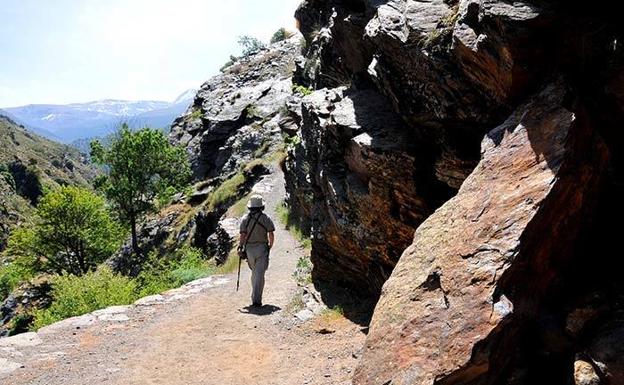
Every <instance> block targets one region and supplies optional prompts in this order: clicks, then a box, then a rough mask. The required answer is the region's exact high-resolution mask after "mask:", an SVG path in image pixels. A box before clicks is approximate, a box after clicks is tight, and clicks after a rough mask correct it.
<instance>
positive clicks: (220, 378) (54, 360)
mask: <svg viewBox="0 0 624 385" xmlns="http://www.w3.org/2000/svg"><path fill="white" fill-rule="evenodd" d="M283 186H284V182H283V175H282V174H281V172H280V171H279V170H277V169H276V170H275V171H274V174H272V175H271V176H270V178H269V179H268V180H267V181H266V183H265V188H266V189H271V191H270V192H268V191H267V192H265V193H264V196H265V199H266V200H267V212H268V213H269V214H270V215H271V216H272V217H273V218H274V219H275V222H276V227H277V230H276V245H275V247H274V249H273V251H272V253H271V259H270V266H269V270H268V272H267V281H266V282H267V283H266V287H265V297H264V299H263V302H264V303H265V304H266V306H265V307H264V308H262V309H261V311H260V312H255V313H256V314H254V312H249V309H248V308H246V307H247V305H248V304H249V302H250V298H249V296H250V284H249V278H250V274H249V269H248V268H247V267H246V266H243V269H242V270H243V272H242V274H241V288H240V290H239V292H236V291H235V288H236V276H235V275H227V276H221V277H211V278H209V279H205V280H203V281H202V282H198V283H195V284H194V285H189V286H187V287H185V288H182V289H180V290H176V291H173V292H171V293H168V294H167V295H165V296H164V297H156V298H153V299H149V298H148V299H146V300H145V301H141V304H140V305H139V306H131V307H129V308H119V309H109V310H108V311H105V312H103V313H104V314H102V315H100V316H98V317H97V321H96V322H93V317H91V318H87V319H85V318H84V317H81V318H80V319H77V320H72V321H68V322H65V323H61V324H59V325H54V326H53V327H50V328H48V329H43V330H42V331H40V333H38V334H36V335H33V334H30V335H27V336H25V337H24V338H23V340H22V341H21V342H20V341H18V342H17V343H13V344H8V345H7V344H6V343H5V345H4V346H3V345H2V342H0V365H3V366H5V367H6V368H8V369H5V370H4V371H3V369H2V368H0V384H69V385H74V384H76V385H78V384H80V385H82V384H100V383H104V384H120V385H121V384H124V385H125V384H146V385H147V384H150V385H151V384H154V385H155V384H163V385H164V384H167V385H169V384H174V385H175V384H223V385H229V384H232V385H238V384H241V385H243V384H244V385H249V384H297V385H301V384H348V383H350V378H351V374H352V371H353V369H354V367H355V364H356V362H357V357H358V355H359V350H360V347H361V345H362V343H363V340H364V335H363V333H362V332H361V331H360V329H361V328H360V327H359V326H358V325H356V324H353V323H351V322H349V321H348V320H346V319H343V318H340V319H334V320H328V319H326V317H322V316H321V317H317V318H316V319H313V320H311V321H308V322H305V323H301V322H297V321H295V320H294V319H293V317H292V315H291V314H289V313H288V312H287V311H286V309H287V307H288V304H289V302H291V300H292V298H293V296H294V295H295V293H296V290H297V285H296V283H295V281H294V279H293V276H292V273H293V271H294V270H295V267H296V263H297V260H298V258H299V257H300V256H302V255H303V254H304V253H305V250H303V249H302V248H301V247H300V246H299V245H298V243H297V241H296V240H295V239H293V237H292V236H291V235H290V233H288V232H287V231H286V230H285V229H284V228H283V226H282V225H281V224H278V221H277V220H276V215H275V207H276V205H277V203H278V202H279V201H280V200H281V199H283V196H284V187H283ZM90 323H91V324H90ZM323 327H329V328H330V329H332V330H334V331H335V332H334V333H331V334H320V333H318V330H320V329H322V328H323ZM0 341H1V340H0ZM3 360H4V362H3ZM14 366H22V367H21V368H18V369H10V368H12V367H14Z"/></svg>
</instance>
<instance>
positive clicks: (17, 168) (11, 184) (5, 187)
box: [0, 115, 96, 250]
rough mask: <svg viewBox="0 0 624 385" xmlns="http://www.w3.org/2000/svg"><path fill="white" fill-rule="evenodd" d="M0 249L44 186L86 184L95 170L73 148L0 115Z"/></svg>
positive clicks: (33, 203) (29, 209) (30, 208)
mask: <svg viewBox="0 0 624 385" xmlns="http://www.w3.org/2000/svg"><path fill="white" fill-rule="evenodd" d="M0 148H2V151H0V214H1V215H0V230H1V231H0V250H1V249H3V248H4V246H5V244H4V242H5V240H6V237H7V235H8V232H9V229H10V227H12V226H13V225H15V224H17V223H19V222H20V221H22V220H24V219H25V218H27V217H28V214H29V213H30V211H31V210H32V208H33V206H34V205H35V204H36V202H37V200H38V198H39V197H40V196H41V194H42V192H43V190H44V189H45V188H50V187H54V186H58V185H61V184H73V185H81V186H86V185H88V183H89V181H90V180H91V179H93V177H94V176H95V173H96V171H95V169H93V168H92V167H91V166H89V165H88V164H87V163H86V162H85V157H84V155H82V154H80V153H79V152H78V151H77V150H76V149H74V148H71V147H69V146H65V145H61V144H58V143H56V142H53V141H51V140H48V139H45V138H43V137H40V136H38V135H35V134H33V133H31V132H29V131H28V130H26V129H24V128H23V127H21V126H19V125H17V124H16V123H15V122H13V121H12V120H11V119H9V118H7V117H5V116H2V115H0Z"/></svg>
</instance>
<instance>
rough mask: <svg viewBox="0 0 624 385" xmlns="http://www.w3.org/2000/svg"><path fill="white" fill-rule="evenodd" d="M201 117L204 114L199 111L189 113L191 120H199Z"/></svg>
mask: <svg viewBox="0 0 624 385" xmlns="http://www.w3.org/2000/svg"><path fill="white" fill-rule="evenodd" d="M203 115H204V114H203V113H202V111H201V110H200V109H196V110H193V112H191V119H193V120H197V119H201V117H202V116H203Z"/></svg>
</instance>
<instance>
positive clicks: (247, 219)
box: [240, 213, 275, 244]
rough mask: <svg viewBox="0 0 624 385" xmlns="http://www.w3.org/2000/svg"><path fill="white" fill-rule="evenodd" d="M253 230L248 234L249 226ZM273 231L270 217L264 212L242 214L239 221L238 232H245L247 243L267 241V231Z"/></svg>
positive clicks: (273, 227) (273, 226)
mask: <svg viewBox="0 0 624 385" xmlns="http://www.w3.org/2000/svg"><path fill="white" fill-rule="evenodd" d="M256 218H258V223H257V224H256V226H255V227H254V222H255V221H256ZM252 227H253V232H252V233H251V234H250V233H249V232H250V231H251V228H252ZM273 231H275V225H274V224H273V221H272V220H271V218H269V216H268V215H266V214H265V213H260V216H259V217H258V214H257V213H253V214H252V213H247V214H245V215H244V216H243V218H242V219H241V223H240V232H241V233H246V234H247V239H248V241H247V243H250V244H251V243H269V238H268V235H267V234H268V233H270V232H273Z"/></svg>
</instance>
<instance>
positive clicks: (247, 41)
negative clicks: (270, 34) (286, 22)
mask: <svg viewBox="0 0 624 385" xmlns="http://www.w3.org/2000/svg"><path fill="white" fill-rule="evenodd" d="M238 44H239V45H240V46H241V48H242V49H243V52H242V56H243V57H247V56H250V55H253V54H255V53H256V52H258V51H260V50H262V49H264V48H265V47H266V46H265V45H264V43H263V42H261V41H260V40H259V39H257V38H255V37H253V36H248V35H245V36H240V37H239V38H238Z"/></svg>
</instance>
